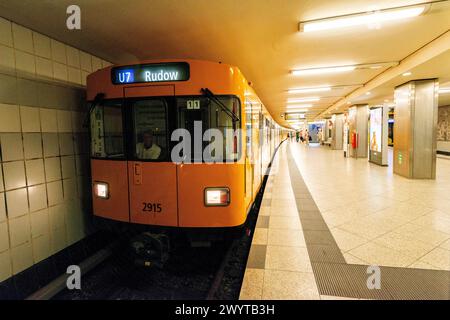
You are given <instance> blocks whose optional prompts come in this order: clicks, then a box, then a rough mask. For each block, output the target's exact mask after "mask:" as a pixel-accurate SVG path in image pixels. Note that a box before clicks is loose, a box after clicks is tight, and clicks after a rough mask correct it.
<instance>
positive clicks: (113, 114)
mask: <svg viewBox="0 0 450 320" xmlns="http://www.w3.org/2000/svg"><path fill="white" fill-rule="evenodd" d="M122 112H123V110H122V102H121V101H111V100H110V101H103V102H101V103H99V104H97V105H96V106H95V107H94V108H93V109H92V111H91V118H90V120H91V154H92V156H93V157H98V158H112V159H124V158H125V148H124V139H123V121H122Z"/></svg>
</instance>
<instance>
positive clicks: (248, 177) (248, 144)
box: [245, 101, 253, 204]
mask: <svg viewBox="0 0 450 320" xmlns="http://www.w3.org/2000/svg"><path fill="white" fill-rule="evenodd" d="M245 129H246V130H245V132H246V133H245V150H246V152H245V203H247V204H248V203H250V202H251V200H252V199H253V193H252V186H253V157H252V155H253V150H252V147H253V146H252V103H251V102H250V101H246V103H245Z"/></svg>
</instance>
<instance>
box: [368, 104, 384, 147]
mask: <svg viewBox="0 0 450 320" xmlns="http://www.w3.org/2000/svg"><path fill="white" fill-rule="evenodd" d="M382 121H383V109H382V108H376V109H370V122H369V146H370V150H371V151H375V152H381V136H382Z"/></svg>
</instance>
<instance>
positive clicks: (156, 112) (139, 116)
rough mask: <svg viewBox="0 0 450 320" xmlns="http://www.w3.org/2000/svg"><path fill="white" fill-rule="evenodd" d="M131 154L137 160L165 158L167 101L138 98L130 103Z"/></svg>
mask: <svg viewBox="0 0 450 320" xmlns="http://www.w3.org/2000/svg"><path fill="white" fill-rule="evenodd" d="M131 110H132V113H133V128H134V130H133V146H134V151H133V153H134V154H133V155H134V157H136V158H137V159H139V160H166V159H167V155H168V153H167V145H168V143H167V129H166V128H167V102H166V101H165V100H164V99H147V100H138V101H135V102H133V104H132V108H131Z"/></svg>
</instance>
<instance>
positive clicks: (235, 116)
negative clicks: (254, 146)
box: [200, 88, 241, 122]
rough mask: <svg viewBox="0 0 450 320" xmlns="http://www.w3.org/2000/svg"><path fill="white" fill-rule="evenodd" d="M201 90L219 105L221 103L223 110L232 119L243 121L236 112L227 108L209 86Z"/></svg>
mask: <svg viewBox="0 0 450 320" xmlns="http://www.w3.org/2000/svg"><path fill="white" fill-rule="evenodd" d="M200 90H201V91H202V93H203V94H204V95H205V96H207V97H208V98H210V99H211V100H213V101H214V102H215V103H216V104H217V105H219V107H221V108H222V111H224V112H225V113H226V114H227V115H228V116H229V117H230V118H231V119H233V121H235V122H237V121H241V120H240V119H239V117H238V116H237V115H236V114H235V113H234V112H232V111H230V110H229V109H228V108H227V106H226V105H224V104H223V103H222V101H220V100H219V99H217V97H216V96H215V95H214V93H212V92H211V90H209V89H208V88H201V89H200Z"/></svg>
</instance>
